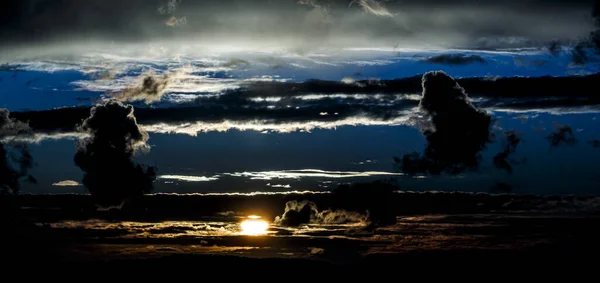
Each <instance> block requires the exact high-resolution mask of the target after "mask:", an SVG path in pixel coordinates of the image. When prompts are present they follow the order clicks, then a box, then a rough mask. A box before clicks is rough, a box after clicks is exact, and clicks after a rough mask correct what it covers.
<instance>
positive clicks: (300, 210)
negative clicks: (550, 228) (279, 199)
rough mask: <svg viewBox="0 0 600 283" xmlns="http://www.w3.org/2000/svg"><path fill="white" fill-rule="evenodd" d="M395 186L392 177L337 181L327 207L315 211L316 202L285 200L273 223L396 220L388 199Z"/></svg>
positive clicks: (379, 224) (373, 223)
mask: <svg viewBox="0 0 600 283" xmlns="http://www.w3.org/2000/svg"><path fill="white" fill-rule="evenodd" d="M397 190H399V188H398V186H397V185H396V184H395V181H394V180H390V181H375V182H370V183H354V184H351V185H346V184H344V185H340V186H339V187H338V188H336V189H335V190H334V191H333V193H332V194H331V200H330V202H329V209H327V210H324V211H319V210H318V208H317V204H316V203H314V202H312V201H308V200H304V201H297V200H292V201H288V202H287V203H286V205H285V211H284V213H283V215H281V216H280V217H277V218H276V220H275V223H277V224H280V225H285V226H298V225H302V224H310V223H313V224H344V223H362V224H364V225H365V226H367V227H370V228H375V227H382V226H387V225H391V224H394V223H396V214H395V212H394V209H393V203H392V200H393V199H394V192H395V191H397Z"/></svg>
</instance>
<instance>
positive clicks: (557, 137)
mask: <svg viewBox="0 0 600 283" xmlns="http://www.w3.org/2000/svg"><path fill="white" fill-rule="evenodd" d="M546 139H547V140H548V142H549V143H550V147H557V146H561V145H574V144H576V143H577V139H576V138H575V134H574V133H573V129H571V127H570V126H569V125H558V124H554V132H552V133H550V134H549V135H548V136H547V137H546Z"/></svg>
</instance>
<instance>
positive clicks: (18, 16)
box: [0, 0, 593, 56]
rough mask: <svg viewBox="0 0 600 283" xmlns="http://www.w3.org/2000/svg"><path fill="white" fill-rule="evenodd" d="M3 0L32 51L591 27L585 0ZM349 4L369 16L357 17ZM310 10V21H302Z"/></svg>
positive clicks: (437, 39) (3, 29) (8, 22)
mask: <svg viewBox="0 0 600 283" xmlns="http://www.w3.org/2000/svg"><path fill="white" fill-rule="evenodd" d="M7 1H9V2H10V4H7V5H5V7H4V9H2V11H0V12H1V13H0V18H2V19H3V24H2V25H0V35H1V36H2V39H1V40H2V42H6V43H8V44H6V45H3V47H4V46H8V47H9V48H11V53H12V52H15V53H17V54H25V53H28V54H30V55H35V56H38V55H40V52H42V53H45V52H50V49H51V48H44V49H43V50H40V51H39V52H29V51H32V50H33V48H38V47H39V46H40V45H39V44H38V43H48V42H58V44H57V46H60V47H61V49H60V50H59V51H60V52H64V53H66V54H70V53H71V51H72V48H75V47H74V46H75V45H79V44H82V42H85V43H87V42H90V41H94V40H97V41H101V40H105V39H110V40H109V41H110V42H112V41H114V42H115V45H116V46H117V48H120V47H121V46H122V45H121V44H124V43H130V42H137V43H144V44H146V43H148V42H154V43H158V42H161V43H165V45H167V44H169V43H173V44H174V45H180V46H182V45H187V44H192V43H193V44H196V45H197V46H202V45H204V46H206V45H210V44H213V43H214V44H215V45H220V46H234V44H239V45H243V46H247V47H248V48H253V49H254V50H260V49H261V47H263V46H269V45H275V44H277V45H279V46H281V47H283V48H289V49H311V48H313V49H316V48H320V47H323V46H325V47H334V48H337V47H343V46H367V45H368V46H390V45H393V44H394V43H395V42H397V41H398V38H402V45H403V46H406V47H422V46H423V41H425V42H427V43H430V44H428V45H430V46H442V47H450V48H453V47H465V46H466V47H467V48H470V47H475V48H476V47H482V46H483V47H488V48H502V47H523V46H525V47H530V46H532V45H533V46H535V45H539V44H540V43H543V42H548V41H550V40H552V39H554V38H557V39H560V40H563V41H568V40H573V39H575V38H578V37H581V36H583V35H585V34H587V33H589V30H591V29H592V28H593V23H592V21H590V18H589V16H588V17H585V16H582V15H585V14H584V13H585V11H586V10H587V11H589V9H590V6H591V5H590V3H589V2H590V1H575V3H573V2H567V1H553V0H540V1H537V0H536V1H521V2H519V3H517V4H514V3H510V4H509V3H506V1H497V0H488V1H484V2H482V1H459V2H458V3H456V4H453V5H449V4H448V3H447V1H416V0H403V1H383V0H382V1H376V0H354V1H349V0H343V1H338V0H331V1H327V0H322V1H317V0H312V1H310V0H302V1H298V0H294V1H273V0H255V1H246V2H243V1H238V0H219V1H217V0H203V1H184V2H180V1H172V0H170V1H147V0H146V1H144V0H129V1H119V0H88V1H85V3H84V2H82V3H78V2H76V1H19V0H7ZM157 2H160V3H158V5H157ZM455 2H456V1H454V2H453V3H455ZM586 2H587V3H586ZM298 3H301V4H304V5H298ZM349 3H351V8H349V7H348V5H349ZM115 7H118V8H115ZM232 7H235V8H232ZM307 7H308V8H307ZM359 9H361V10H362V11H364V13H365V14H368V15H373V16H371V17H366V16H364V15H362V14H363V13H360V12H361V11H357V10H359ZM323 11H327V13H324V12H323ZM183 12H185V13H188V14H189V15H194V21H191V20H190V19H189V18H188V23H187V25H186V26H187V27H189V29H188V28H185V29H177V30H176V31H174V30H173V29H172V28H170V27H169V26H167V25H165V21H166V22H170V23H175V21H168V20H169V19H170V18H171V17H176V18H177V19H181V18H182V17H181V15H180V13H183ZM392 12H393V13H392ZM311 13H312V14H313V15H315V16H316V17H315V18H316V20H315V21H306V18H307V15H308V14H311ZM319 14H324V15H325V14H326V15H325V16H323V17H319ZM588 14H589V13H588ZM107 19H111V20H110V21H109V20H107ZM332 19H334V20H332ZM321 20H323V21H326V22H327V24H326V25H316V27H322V26H324V27H326V28H314V27H315V25H313V23H314V22H319V21H321ZM540 26H544V27H546V28H544V29H539V28H538V27H540ZM258 34H260V35H261V36H260V37H257V36H256V35H258ZM198 38H202V40H201V41H198V40H197V39H198ZM27 42H31V43H33V44H29V45H28V47H31V49H30V50H28V51H25V50H23V49H21V48H15V47H14V46H16V45H19V44H25V43H27ZM482 42H483V43H482ZM13 48H14V49H13ZM28 49H29V48H28ZM87 50H89V49H86V51H87ZM3 51H4V50H3ZM82 52H83V51H82ZM77 53H79V52H77ZM5 54H7V53H5V52H2V55H5Z"/></svg>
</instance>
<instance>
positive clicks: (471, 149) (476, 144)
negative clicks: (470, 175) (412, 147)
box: [396, 71, 492, 174]
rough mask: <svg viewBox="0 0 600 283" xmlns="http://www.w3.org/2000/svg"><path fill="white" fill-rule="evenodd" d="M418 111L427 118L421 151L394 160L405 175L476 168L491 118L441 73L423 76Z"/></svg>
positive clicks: (451, 79) (457, 171) (488, 136)
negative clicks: (422, 149)
mask: <svg viewBox="0 0 600 283" xmlns="http://www.w3.org/2000/svg"><path fill="white" fill-rule="evenodd" d="M420 108H421V109H422V110H424V111H425V114H426V115H427V117H428V118H429V122H428V123H429V124H428V125H425V126H424V128H423V130H422V131H423V135H424V136H425V138H426V140H427V147H426V149H425V152H424V153H423V154H422V155H421V154H419V153H416V152H415V153H411V154H406V155H404V156H403V157H402V159H399V158H396V162H397V163H399V165H400V167H401V170H402V171H403V172H405V173H409V174H416V173H430V174H440V173H442V172H448V173H451V174H458V173H461V172H463V171H465V170H473V169H476V168H477V167H478V166H479V161H480V152H481V151H482V150H483V149H484V148H485V147H486V144H487V143H488V142H489V141H490V125H491V122H492V118H491V117H490V115H488V114H487V113H485V112H483V111H481V110H479V109H477V108H475V107H474V106H473V105H472V104H471V102H470V100H469V98H468V96H467V94H466V92H465V90H464V89H463V88H462V87H461V86H460V85H459V84H458V83H457V82H456V81H455V80H454V79H453V78H452V77H450V76H448V75H446V73H444V72H442V71H437V72H428V73H426V74H425V75H423V97H422V99H421V103H420Z"/></svg>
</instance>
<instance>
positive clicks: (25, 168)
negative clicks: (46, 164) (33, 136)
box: [0, 109, 37, 193]
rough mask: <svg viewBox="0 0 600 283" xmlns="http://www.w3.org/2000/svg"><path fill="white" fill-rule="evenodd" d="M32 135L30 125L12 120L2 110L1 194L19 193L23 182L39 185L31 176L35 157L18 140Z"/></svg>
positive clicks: (0, 136)
mask: <svg viewBox="0 0 600 283" xmlns="http://www.w3.org/2000/svg"><path fill="white" fill-rule="evenodd" d="M30 133H31V129H30V128H29V125H27V124H26V123H23V122H20V121H17V120H15V119H14V118H11V117H10V112H9V111H8V110H7V109H0V193H14V192H18V191H19V189H20V182H21V181H27V182H31V183H37V181H36V179H35V178H34V177H33V176H31V175H30V174H29V169H30V168H31V167H32V166H33V165H34V162H33V157H32V156H31V154H30V153H29V150H28V147H27V145H26V144H24V143H23V142H20V141H18V140H17V139H16V138H17V137H19V136H21V135H29V134H30ZM15 163H16V164H15ZM15 165H17V166H16V167H17V168H15Z"/></svg>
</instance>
